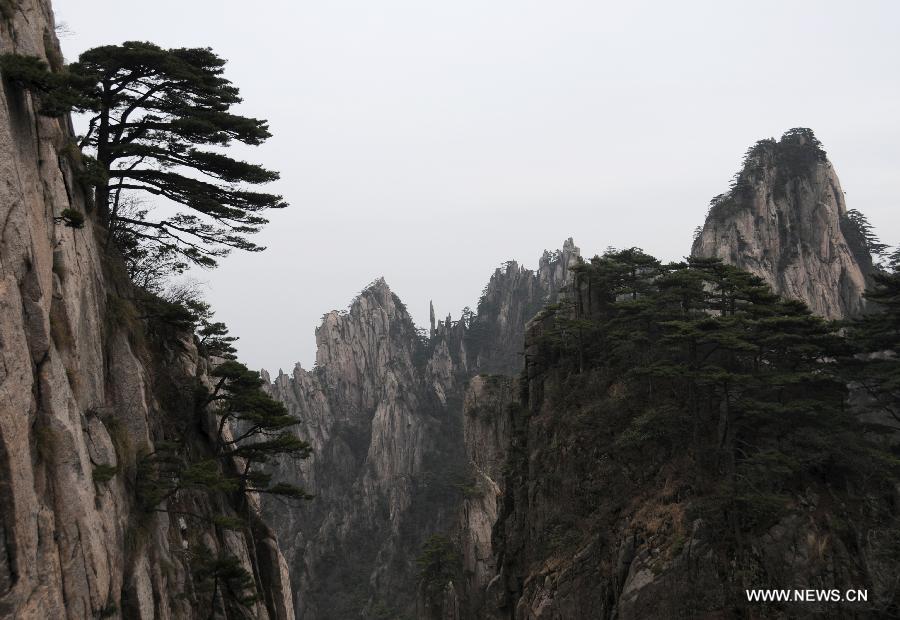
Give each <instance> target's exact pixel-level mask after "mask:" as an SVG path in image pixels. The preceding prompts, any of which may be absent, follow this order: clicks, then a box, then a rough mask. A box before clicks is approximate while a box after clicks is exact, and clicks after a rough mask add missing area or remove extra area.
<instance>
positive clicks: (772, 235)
mask: <svg viewBox="0 0 900 620" xmlns="http://www.w3.org/2000/svg"><path fill="white" fill-rule="evenodd" d="M691 255H692V256H696V257H718V258H721V259H722V260H724V261H725V262H727V263H730V264H732V265H736V266H738V267H741V268H742V269H746V270H747V271H750V272H751V273H754V274H756V275H758V276H760V277H761V278H763V279H764V280H765V281H766V282H767V283H768V284H769V285H770V286H771V287H772V289H773V290H774V291H775V292H776V293H778V294H780V295H784V296H785V297H789V298H792V299H799V300H802V301H804V302H806V304H807V305H808V306H809V308H810V310H812V311H813V312H814V313H815V314H818V315H820V316H824V317H826V318H829V319H836V318H843V317H848V316H852V315H856V314H859V313H860V312H861V311H862V308H863V298H862V293H863V291H864V290H865V288H866V277H867V275H868V274H869V273H870V272H871V270H872V259H871V257H870V256H869V253H868V251H867V249H866V245H865V239H864V237H863V236H862V235H861V234H860V232H859V231H858V230H856V229H855V227H854V226H853V224H852V222H851V221H850V220H849V219H848V218H847V205H846V203H845V200H844V192H843V190H842V189H841V184H840V181H839V180H838V177H837V174H836V173H835V171H834V168H833V167H832V165H831V163H830V162H829V161H828V159H827V158H826V155H825V152H824V151H823V150H822V148H821V146H820V145H819V142H818V140H816V138H815V136H814V135H813V134H812V132H811V131H810V130H808V129H796V130H791V131H789V132H787V133H785V134H784V135H783V136H782V137H781V139H780V140H779V141H777V142H776V141H775V140H771V139H770V140H761V141H760V142H758V143H757V144H756V145H755V146H753V147H752V148H751V149H750V150H749V151H748V153H747V156H746V158H745V161H744V166H743V168H742V169H741V171H740V172H739V173H738V174H737V176H736V177H735V181H734V183H733V185H732V187H731V189H730V191H729V192H727V193H726V194H722V195H720V196H717V197H716V198H714V199H713V201H712V203H711V206H710V210H709V214H708V215H707V218H706V222H705V224H704V225H703V227H702V229H701V230H700V231H699V233H698V236H697V237H696V239H695V240H694V244H693V247H692V249H691Z"/></svg>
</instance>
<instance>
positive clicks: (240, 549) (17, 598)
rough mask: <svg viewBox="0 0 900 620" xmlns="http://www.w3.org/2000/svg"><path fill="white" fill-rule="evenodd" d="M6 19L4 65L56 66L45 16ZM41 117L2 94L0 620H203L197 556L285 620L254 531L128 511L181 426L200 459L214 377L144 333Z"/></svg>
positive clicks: (1, 37)
mask: <svg viewBox="0 0 900 620" xmlns="http://www.w3.org/2000/svg"><path fill="white" fill-rule="evenodd" d="M0 8H2V9H3V10H2V11H0V53H10V52H15V53H18V54H25V55H34V56H39V57H41V58H44V59H47V60H48V61H49V64H50V66H51V67H58V66H59V63H60V61H61V59H62V56H61V54H60V51H59V47H58V44H57V41H56V36H55V33H54V23H53V13H52V9H51V7H50V4H49V2H47V1H46V0H16V1H13V2H9V1H7V2H3V3H2V7H0ZM36 107H37V106H36V105H35V102H34V101H33V99H32V97H31V95H29V94H28V93H27V92H25V91H23V90H22V89H20V88H19V87H17V86H16V85H15V84H11V83H9V82H8V81H6V80H4V81H3V83H2V92H0V497H2V501H0V616H2V617H9V618H20V619H23V620H30V619H35V620H43V619H46V618H73V619H75V618H78V619H82V618H98V617H104V618H107V617H108V618H147V619H149V618H191V617H201V616H202V617H211V616H210V613H211V612H213V611H214V610H212V609H211V608H210V606H209V604H208V601H207V604H206V605H203V604H202V601H201V598H198V594H197V588H199V587H200V584H198V583H197V582H196V580H195V578H194V576H193V572H192V568H194V563H193V559H192V558H193V553H194V551H195V549H196V548H197V545H199V544H205V545H206V546H207V547H209V548H211V549H212V550H213V551H214V552H218V551H223V552H228V553H230V554H232V555H234V556H236V557H237V558H238V560H239V563H240V565H241V566H243V567H244V568H245V569H246V570H247V571H248V572H249V573H250V574H251V575H252V576H253V578H254V580H255V582H256V584H257V589H258V591H259V594H260V600H259V601H258V602H256V603H253V604H252V605H251V607H250V612H251V613H252V614H253V615H254V617H258V618H289V617H292V616H293V610H292V607H291V602H292V599H291V595H290V586H289V583H288V581H287V578H286V571H285V569H284V563H283V559H282V558H281V555H280V553H279V551H278V547H277V545H276V544H275V541H274V538H273V537H272V536H271V533H269V532H268V530H267V528H266V527H265V526H264V525H263V524H262V523H261V522H258V523H256V524H255V526H254V536H253V537H252V538H251V537H249V536H245V535H243V534H238V533H235V532H229V531H223V530H216V529H215V528H209V527H201V526H198V525H197V524H196V522H195V521H194V520H192V519H191V518H177V517H174V516H172V515H171V514H169V513H147V512H146V511H144V510H141V509H139V508H138V507H137V504H138V499H137V497H136V490H135V480H136V468H137V467H138V465H137V463H138V458H139V455H140V454H145V453H148V452H150V451H152V450H153V447H154V444H155V442H157V441H158V440H160V439H164V438H170V435H171V432H172V430H173V429H177V428H180V427H181V426H187V430H185V437H187V442H186V445H187V447H188V449H202V448H203V447H204V446H205V445H206V444H207V442H208V438H207V437H206V436H205V433H206V431H205V430H204V429H205V428H206V426H207V423H208V421H209V420H208V419H206V420H196V419H195V418H194V416H193V408H192V403H193V393H194V392H193V390H194V388H195V386H196V385H198V384H204V383H208V373H209V370H210V367H211V364H212V361H211V360H209V359H207V358H205V357H204V356H203V355H202V354H200V353H199V352H198V348H197V346H196V343H195V339H194V336H193V334H191V333H187V332H184V331H179V330H174V329H166V328H164V327H163V326H159V325H157V326H155V327H154V328H153V329H151V327H150V323H148V322H147V321H145V320H143V319H140V318H138V314H137V312H136V308H135V305H134V304H133V303H132V302H133V298H134V293H135V292H134V290H133V289H132V287H131V285H130V283H129V282H128V280H127V278H126V277H124V276H123V275H122V271H121V268H120V267H118V266H117V263H116V260H115V258H114V257H110V255H108V254H107V253H106V252H104V250H103V241H102V239H103V236H104V235H105V231H103V230H102V229H101V228H100V227H99V226H98V225H97V223H96V220H95V216H94V215H93V214H91V213H90V209H89V204H88V201H87V200H86V199H85V195H84V192H83V190H82V188H81V184H80V183H79V181H78V174H79V169H80V168H79V163H78V159H77V156H75V155H74V154H73V153H74V152H75V150H74V149H73V146H72V130H71V127H70V124H69V120H68V118H61V119H54V118H47V117H43V116H40V115H38V114H37V113H36ZM67 208H71V209H75V210H77V211H80V212H82V213H86V214H87V215H86V219H85V223H84V227H83V228H81V229H74V228H70V227H67V226H65V225H63V223H62V222H61V221H60V219H59V218H60V215H61V213H62V212H63V210H64V209H67ZM154 330H155V331H154ZM207 430H208V429H207ZM170 507H173V508H178V509H180V510H183V511H190V512H194V513H200V514H205V515H209V516H213V515H217V514H218V515H223V516H228V515H234V514H235V510H234V507H233V506H232V505H231V504H229V503H227V502H226V503H222V504H216V503H213V502H211V501H204V500H202V499H189V498H177V497H176V498H173V500H172V504H171V505H170ZM257 521H258V519H257ZM220 611H221V610H220ZM226 615H227V614H226ZM216 617H225V616H223V615H222V614H216ZM228 617H231V616H228Z"/></svg>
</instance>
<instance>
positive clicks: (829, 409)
mask: <svg viewBox="0 0 900 620" xmlns="http://www.w3.org/2000/svg"><path fill="white" fill-rule="evenodd" d="M892 278H896V276H890V277H889V276H884V277H881V278H879V283H880V285H879V288H878V289H876V291H875V292H873V293H872V294H871V295H870V298H871V299H872V301H877V302H878V303H879V304H880V305H881V306H883V307H886V308H891V304H895V305H896V295H897V291H896V288H893V289H892V288H891V287H892V286H893V287H896V280H895V279H892ZM575 287H576V289H577V292H576V293H575V294H574V295H573V296H572V297H571V300H570V301H568V302H564V303H563V304H561V305H560V306H557V307H552V308H550V309H548V310H547V311H546V313H545V319H551V318H552V320H545V323H546V324H547V325H548V327H547V328H546V329H545V330H544V333H543V335H542V337H541V339H540V341H539V349H538V350H539V351H540V354H539V355H540V357H541V358H542V359H543V360H544V363H548V362H549V363H550V364H551V365H553V366H554V367H555V368H557V369H562V370H563V371H565V369H566V368H568V371H567V372H568V373H569V374H570V376H579V375H582V376H587V375H588V374H589V375H590V377H591V382H592V384H591V385H590V388H589V389H590V391H591V393H592V394H599V395H606V397H607V398H608V397H609V395H611V394H615V395H618V396H617V397H616V398H615V400H616V411H617V415H621V416H622V418H621V419H623V420H625V421H626V424H627V426H626V428H624V429H623V432H621V433H620V434H619V435H618V436H617V439H616V446H615V449H616V450H619V451H625V452H627V451H629V450H641V451H643V450H647V449H648V448H649V447H650V446H656V447H657V448H658V449H661V450H663V451H664V452H666V453H671V454H674V453H675V452H678V451H685V450H686V451H688V453H690V454H692V455H694V458H696V459H697V460H698V462H699V463H701V464H704V466H705V467H707V468H708V471H709V472H710V473H711V475H710V476H709V478H708V479H707V481H706V483H707V484H709V485H710V488H708V489H707V491H706V493H705V498H706V500H705V502H698V503H697V507H698V508H703V509H704V510H705V513H704V516H705V517H706V518H707V519H708V520H710V522H714V521H715V522H719V523H721V525H722V527H723V528H724V527H727V529H728V531H732V532H741V531H748V530H752V529H753V528H756V527H764V526H768V525H771V523H772V522H773V519H776V518H777V515H778V514H780V513H781V511H782V510H783V509H784V507H786V506H787V505H788V504H789V503H790V502H791V501H792V496H793V495H794V494H795V493H796V490H797V489H798V488H801V487H802V485H803V484H805V483H807V482H809V481H810V480H816V481H828V484H833V485H850V484H851V483H852V482H857V483H860V485H861V486H860V488H863V487H865V488H869V489H871V488H872V487H873V486H874V487H878V488H885V489H887V488H889V486H890V481H891V480H892V479H893V476H895V474H896V465H897V460H896V458H895V457H894V456H893V455H892V454H890V453H887V452H882V451H879V450H875V449H873V447H872V445H871V444H870V442H869V441H868V438H867V437H866V436H865V435H864V433H863V432H862V428H861V426H860V423H859V421H858V419H857V418H856V417H855V416H854V415H853V414H852V413H851V411H850V409H849V407H848V383H849V382H850V377H849V375H848V372H849V370H848V368H850V367H853V368H856V371H855V372H856V375H857V377H858V378H859V380H860V381H865V383H866V385H868V386H869V387H870V388H871V389H872V390H873V392H874V393H877V394H879V395H880V396H879V398H882V399H883V401H884V402H885V406H888V405H887V403H894V404H895V403H896V402H897V400H896V399H897V395H898V394H897V384H896V379H895V377H896V376H900V375H898V373H897V372H896V371H897V368H896V366H895V364H896V362H895V358H893V357H888V358H887V359H879V360H859V359H858V357H854V353H856V350H855V349H854V347H853V346H851V343H850V341H848V340H847V339H846V338H845V337H844V336H843V335H842V334H841V332H840V330H839V327H840V326H839V325H836V324H831V323H827V322H825V321H824V320H823V319H821V318H819V317H816V316H813V315H811V314H810V312H809V311H808V310H807V308H806V307H805V306H804V305H803V304H802V303H800V302H795V301H786V300H782V299H780V298H778V297H777V296H775V295H774V294H773V293H772V292H771V291H770V290H769V289H768V287H767V286H766V285H765V284H764V282H763V281H762V280H761V279H759V278H757V277H756V276H753V275H750V274H748V273H746V272H743V271H741V270H739V269H737V268H735V267H732V266H729V265H725V264H723V263H722V262H721V261H719V260H717V259H689V260H688V261H687V262H682V263H670V264H662V263H661V262H660V261H658V260H656V259H655V258H653V257H651V256H648V255H646V254H644V253H643V252H642V251H640V250H638V249H636V248H632V249H629V250H624V251H612V252H608V253H607V254H606V255H604V256H603V257H599V258H594V259H593V260H592V261H590V262H589V263H584V264H582V265H580V266H578V267H576V280H575ZM893 312H894V314H893V316H894V319H892V320H886V319H885V315H878V318H875V317H870V318H868V319H866V320H864V321H863V322H861V323H858V324H857V325H856V327H855V328H854V330H855V332H854V333H858V334H862V333H863V332H865V333H867V334H869V336H868V337H869V338H870V339H871V344H870V348H878V347H885V346H895V345H896V333H897V324H896V308H894V309H893ZM888 315H890V313H888ZM892 321H893V322H892ZM880 330H887V331H889V332H890V333H891V334H894V336H893V337H894V341H893V345H890V343H891V342H892V341H891V340H890V339H889V334H887V335H886V334H884V333H882V331H880ZM865 341H866V339H865V338H864V337H863V336H862V335H860V336H859V342H865ZM876 369H878V372H877V373H876V372H875V370H876ZM863 378H866V379H863ZM575 385H579V384H578V383H577V382H573V383H572V384H571V385H569V386H567V388H566V389H565V390H564V391H565V392H566V393H565V395H564V396H562V397H561V398H562V400H563V401H565V402H570V403H574V402H579V401H578V399H579V394H578V393H577V389H574V388H572V386H575ZM876 427H877V428H876ZM869 430H873V431H882V432H883V431H887V430H889V429H886V428H885V427H884V425H874V426H870V427H869Z"/></svg>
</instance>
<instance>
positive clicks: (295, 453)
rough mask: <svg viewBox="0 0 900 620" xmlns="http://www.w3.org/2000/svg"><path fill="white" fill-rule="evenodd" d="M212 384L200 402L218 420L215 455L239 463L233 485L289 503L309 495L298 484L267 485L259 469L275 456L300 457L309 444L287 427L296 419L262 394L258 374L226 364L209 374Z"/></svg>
mask: <svg viewBox="0 0 900 620" xmlns="http://www.w3.org/2000/svg"><path fill="white" fill-rule="evenodd" d="M212 376H213V377H215V378H217V382H216V384H215V386H214V387H213V390H212V392H211V393H209V394H208V395H207V396H205V397H203V398H202V399H201V402H200V404H201V405H202V406H203V407H207V406H211V407H212V408H213V410H214V411H215V413H216V415H217V416H218V420H219V422H218V428H217V432H216V441H217V442H218V448H217V456H218V458H220V459H226V460H228V461H233V462H236V463H239V467H240V471H239V472H238V473H237V476H236V478H235V481H236V483H237V485H238V488H239V490H240V491H242V492H244V493H267V494H270V495H280V496H284V497H288V498H292V499H308V498H309V497H310V495H309V494H307V493H306V492H305V491H304V490H303V489H301V488H300V487H298V486H295V485H292V484H287V483H284V482H273V481H272V476H271V475H270V474H269V473H267V472H265V471H263V470H262V468H261V466H262V465H264V464H266V463H268V462H269V461H271V460H272V459H273V458H276V457H287V458H293V459H305V458H307V457H308V456H309V455H310V453H311V448H310V445H309V444H308V443H307V442H305V441H303V440H302V439H300V438H299V437H297V436H296V435H295V434H294V433H292V432H291V431H290V430H289V429H290V427H292V426H295V425H296V424H298V423H299V420H298V419H297V418H295V417H294V416H292V415H290V414H288V412H287V409H286V408H285V406H284V405H283V404H282V403H280V402H278V401H276V400H275V399H273V398H272V397H271V396H269V395H268V394H266V393H265V392H263V391H262V389H261V388H262V385H263V381H262V379H261V378H260V376H259V373H258V372H255V371H252V370H248V369H247V367H246V366H244V365H243V364H241V363H239V362H237V361H234V360H231V361H227V362H225V363H223V364H220V365H219V366H217V367H216V368H215V370H213V372H212Z"/></svg>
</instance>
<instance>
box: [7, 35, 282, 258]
mask: <svg viewBox="0 0 900 620" xmlns="http://www.w3.org/2000/svg"><path fill="white" fill-rule="evenodd" d="M224 66H225V60H223V59H222V58H220V57H219V56H217V55H216V54H215V53H214V52H213V51H212V50H210V49H208V48H172V49H164V48H162V47H160V46H158V45H155V44H153V43H147V42H139V41H127V42H125V43H123V44H121V45H105V46H101V47H96V48H93V49H90V50H87V51H86V52H84V53H82V54H81V55H80V56H79V59H78V62H76V63H73V64H71V65H69V66H68V67H67V68H66V70H65V71H63V72H61V73H56V72H52V71H50V70H49V69H48V68H47V66H46V63H44V62H43V61H41V60H40V59H37V58H33V57H27V56H18V55H11V54H7V55H4V56H2V57H0V69H2V71H3V74H4V75H5V76H6V77H7V78H8V79H10V80H12V81H14V82H15V83H17V84H19V85H20V86H22V87H24V88H28V89H31V90H32V91H34V92H35V93H37V94H38V95H39V97H40V99H41V101H42V110H43V112H44V113H46V114H63V113H66V112H68V111H78V112H87V113H88V116H89V120H88V127H87V131H86V133H85V135H84V136H81V138H80V139H79V143H78V146H79V147H80V148H81V149H83V150H85V152H86V155H85V157H84V158H83V160H84V162H85V167H86V169H87V174H85V175H83V177H84V179H85V180H86V182H88V183H89V184H90V185H91V187H92V190H93V196H94V202H95V204H96V206H97V208H98V210H99V212H100V214H101V218H102V219H103V220H104V221H105V223H106V224H107V226H108V227H109V229H110V233H111V234H112V235H113V236H114V237H116V238H118V239H119V241H120V242H121V240H122V237H123V236H124V237H126V238H128V239H130V240H131V243H132V244H140V245H149V246H151V247H153V248H157V249H158V250H161V251H162V252H163V253H164V254H165V253H168V254H171V253H177V254H178V255H180V256H182V257H184V258H185V259H186V260H187V261H189V262H191V263H195V264H198V265H201V266H206V267H211V266H215V264H216V258H218V257H221V256H224V255H226V254H227V253H228V252H229V251H230V250H231V249H234V248H237V249H241V250H247V251H251V252H255V251H259V250H262V249H263V248H261V247H259V246H257V245H255V244H254V243H252V242H251V241H249V240H248V239H247V235H249V234H253V233H256V232H258V231H259V230H260V228H261V227H262V226H263V225H264V224H266V223H267V220H266V219H265V218H264V217H262V216H261V215H260V213H261V212H262V211H265V210H266V209H272V208H282V207H285V206H287V205H286V203H285V202H284V201H283V200H282V197H281V196H278V195H275V194H269V193H263V192H257V191H251V190H249V189H247V186H248V185H259V184H265V183H269V182H271V181H275V180H276V179H278V173H277V172H273V171H271V170H267V169H265V168H263V167H262V166H259V165H257V164H252V163H249V162H245V161H241V160H238V159H234V158H232V157H229V156H228V155H226V154H224V152H223V151H224V150H225V149H226V148H227V147H229V146H230V145H232V144H233V143H234V142H235V141H236V142H242V143H244V144H248V145H259V144H262V143H263V142H264V141H265V140H266V139H267V138H269V137H270V135H271V134H270V133H269V129H268V124H267V123H266V121H264V120H260V119H255V118H249V117H245V116H240V115H238V114H235V113H233V112H232V111H231V109H232V107H233V106H234V105H235V104H238V103H240V101H241V98H240V96H239V91H238V89H237V88H236V87H235V86H234V85H233V84H232V83H231V82H230V81H228V80H227V79H226V78H224V77H223V72H224ZM129 195H143V196H153V197H155V198H156V199H157V200H160V201H161V202H160V203H159V204H157V205H156V206H157V207H159V206H163V205H165V204H166V203H169V204H170V205H171V204H172V203H174V205H176V206H181V207H186V208H187V211H178V212H175V213H174V214H172V215H168V211H167V212H166V214H165V215H159V216H157V217H150V213H151V212H150V211H149V210H146V211H143V212H140V213H139V214H138V215H135V214H134V213H127V212H126V210H125V209H123V207H124V206H125V204H126V203H127V199H128V196H129ZM156 213H162V211H161V210H160V209H156Z"/></svg>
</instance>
